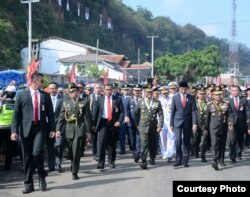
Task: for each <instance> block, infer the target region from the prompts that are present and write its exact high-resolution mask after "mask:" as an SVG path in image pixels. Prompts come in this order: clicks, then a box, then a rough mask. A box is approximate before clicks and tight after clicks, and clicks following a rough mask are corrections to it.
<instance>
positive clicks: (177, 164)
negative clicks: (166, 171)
mask: <svg viewBox="0 0 250 197" xmlns="http://www.w3.org/2000/svg"><path fill="white" fill-rule="evenodd" d="M173 166H174V167H178V166H182V163H175V164H174V165H173Z"/></svg>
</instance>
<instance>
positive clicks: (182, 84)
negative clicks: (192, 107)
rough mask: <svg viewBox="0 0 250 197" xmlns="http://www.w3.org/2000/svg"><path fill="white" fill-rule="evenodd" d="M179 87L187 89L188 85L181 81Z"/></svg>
mask: <svg viewBox="0 0 250 197" xmlns="http://www.w3.org/2000/svg"><path fill="white" fill-rule="evenodd" d="M179 87H182V88H188V83H187V82H185V81H181V82H180V83H179Z"/></svg>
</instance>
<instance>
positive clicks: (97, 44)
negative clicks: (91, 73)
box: [95, 38, 99, 66]
mask: <svg viewBox="0 0 250 197" xmlns="http://www.w3.org/2000/svg"><path fill="white" fill-rule="evenodd" d="M98 50H99V38H97V41H96V57H95V64H96V66H98Z"/></svg>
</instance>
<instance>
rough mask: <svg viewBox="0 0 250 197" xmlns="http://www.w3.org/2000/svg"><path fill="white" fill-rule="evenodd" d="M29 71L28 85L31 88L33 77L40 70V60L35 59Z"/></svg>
mask: <svg viewBox="0 0 250 197" xmlns="http://www.w3.org/2000/svg"><path fill="white" fill-rule="evenodd" d="M27 69H28V70H27V85H28V86H29V85H30V84H31V75H32V74H33V73H35V72H37V71H38V70H39V60H37V59H36V57H33V58H32V60H31V63H30V65H29V66H28V68H27Z"/></svg>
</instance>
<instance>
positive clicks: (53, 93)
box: [48, 82, 64, 172]
mask: <svg viewBox="0 0 250 197" xmlns="http://www.w3.org/2000/svg"><path fill="white" fill-rule="evenodd" d="M48 88H49V92H50V97H51V100H52V105H53V111H54V114H55V123H56V124H57V122H58V118H59V114H60V111H61V107H62V103H63V100H64V99H63V96H62V95H60V94H58V93H57V92H58V84H57V83H56V82H51V83H50V84H49V85H48ZM62 133H64V132H62ZM63 143H64V135H60V136H59V137H56V138H55V139H54V138H49V139H48V168H49V171H53V170H57V171H58V172H62V171H63V170H62V166H61V162H62V155H63Z"/></svg>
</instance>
